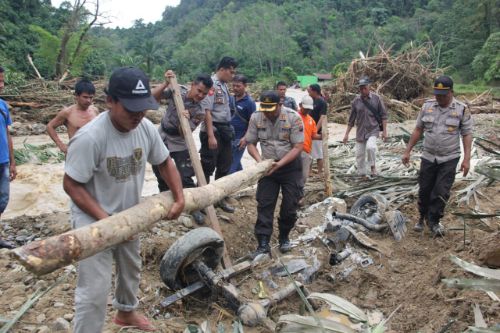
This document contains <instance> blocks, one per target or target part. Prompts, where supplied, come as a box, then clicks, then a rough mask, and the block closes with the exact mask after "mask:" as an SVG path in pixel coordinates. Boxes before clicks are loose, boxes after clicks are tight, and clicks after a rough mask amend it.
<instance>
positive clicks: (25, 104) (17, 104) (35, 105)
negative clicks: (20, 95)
mask: <svg viewBox="0 0 500 333" xmlns="http://www.w3.org/2000/svg"><path fill="white" fill-rule="evenodd" d="M7 104H9V106H12V107H28V108H32V109H39V108H43V107H46V106H48V104H40V103H37V102H17V101H9V102H7Z"/></svg>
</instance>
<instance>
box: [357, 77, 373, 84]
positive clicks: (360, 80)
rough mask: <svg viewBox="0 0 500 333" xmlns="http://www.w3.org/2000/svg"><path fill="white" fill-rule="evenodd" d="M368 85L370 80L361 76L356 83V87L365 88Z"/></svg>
mask: <svg viewBox="0 0 500 333" xmlns="http://www.w3.org/2000/svg"><path fill="white" fill-rule="evenodd" d="M370 83H372V82H371V81H370V79H369V78H368V76H363V77H362V78H361V79H359V81H358V87H362V86H367V85H369V84H370Z"/></svg>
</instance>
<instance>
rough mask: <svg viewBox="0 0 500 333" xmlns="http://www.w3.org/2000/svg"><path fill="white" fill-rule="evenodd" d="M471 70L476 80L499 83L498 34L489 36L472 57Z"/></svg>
mask: <svg viewBox="0 0 500 333" xmlns="http://www.w3.org/2000/svg"><path fill="white" fill-rule="evenodd" d="M472 68H473V69H474V72H475V74H476V77H477V78H478V79H482V80H485V81H486V82H490V83H493V82H494V81H496V82H497V83H498V82H500V32H496V33H493V34H491V35H490V37H489V38H488V39H487V40H486V42H484V45H483V47H482V48H481V50H480V51H479V52H478V54H477V55H476V56H475V57H474V61H473V62H472Z"/></svg>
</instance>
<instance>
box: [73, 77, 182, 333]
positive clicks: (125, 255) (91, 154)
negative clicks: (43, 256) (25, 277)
mask: <svg viewBox="0 0 500 333" xmlns="http://www.w3.org/2000/svg"><path fill="white" fill-rule="evenodd" d="M106 94H107V103H108V106H109V111H107V112H103V113H101V114H100V115H99V116H98V117H97V118H96V119H95V120H94V121H92V122H91V123H89V124H88V125H87V126H85V127H84V128H81V129H80V130H79V131H78V132H77V133H76V135H75V136H74V137H73V138H72V139H71V140H70V143H69V146H68V155H67V158H66V165H65V175H64V180H63V185H64V190H65V191H66V193H68V195H69V196H70V198H71V200H72V206H71V222H72V225H73V227H74V228H79V227H83V226H86V225H89V224H91V223H93V222H95V221H98V220H101V219H104V218H106V217H108V216H110V215H113V214H115V213H119V212H121V211H123V210H126V209H127V208H130V207H132V206H134V205H136V204H138V203H139V201H140V198H141V192H142V186H143V184H144V174H145V168H146V161H148V162H149V163H151V164H153V165H157V166H158V169H159V172H160V174H161V176H162V177H163V179H164V180H165V182H166V183H167V185H168V187H169V188H170V190H171V192H172V196H173V198H174V204H173V205H172V207H171V209H170V211H169V213H168V216H167V218H168V219H175V218H177V217H178V216H179V215H180V214H181V212H182V210H183V208H184V196H183V192H182V184H181V180H180V176H179V173H178V171H177V169H176V167H175V165H174V162H173V161H172V159H171V158H170V157H169V152H168V149H167V148H166V147H165V145H164V144H163V142H162V139H161V137H160V135H159V133H158V130H157V129H156V128H155V126H154V125H153V124H152V123H151V122H150V121H149V120H147V119H143V118H144V115H145V114H146V111H147V110H149V109H157V108H158V104H157V103H156V101H155V99H154V97H153V96H151V91H150V88H149V79H148V78H147V76H146V75H145V74H144V72H142V71H141V70H139V69H137V68H132V67H128V68H119V69H117V70H115V71H114V72H113V74H112V75H111V77H110V80H109V85H108V88H107V90H106ZM131 221H133V218H131ZM131 223H133V222H131ZM100 241H102V240H100ZM113 259H114V260H115V263H116V282H115V287H116V289H115V293H114V300H113V306H114V307H115V308H116V309H117V310H118V311H117V313H116V315H115V317H114V319H113V322H114V323H116V324H117V325H120V326H134V327H137V328H139V329H141V330H144V331H155V328H154V327H153V326H152V325H151V323H150V322H149V321H148V319H147V318H146V317H145V316H143V315H140V314H139V313H137V312H136V311H135V309H136V307H137V305H138V300H137V296H136V295H137V291H138V288H139V281H140V271H141V255H140V243H139V238H137V237H135V238H133V239H130V240H128V241H126V242H124V243H121V244H119V245H117V246H115V247H112V248H110V249H107V250H105V251H102V252H100V253H98V254H96V255H94V256H92V257H89V258H87V259H84V260H82V261H80V263H79V264H78V281H77V287H76V291H75V309H76V313H75V319H74V325H75V326H74V332H75V333H82V332H84V333H85V332H88V333H95V332H101V331H102V327H103V325H104V318H105V316H106V306H107V299H108V294H109V291H110V288H111V277H112V264H113Z"/></svg>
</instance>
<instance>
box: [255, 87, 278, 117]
mask: <svg viewBox="0 0 500 333" xmlns="http://www.w3.org/2000/svg"><path fill="white" fill-rule="evenodd" d="M279 103H280V96H279V95H278V93H277V92H276V91H274V90H267V91H264V92H262V94H261V95H260V107H259V111H263V112H273V111H274V110H276V107H277V106H278V104H279Z"/></svg>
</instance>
